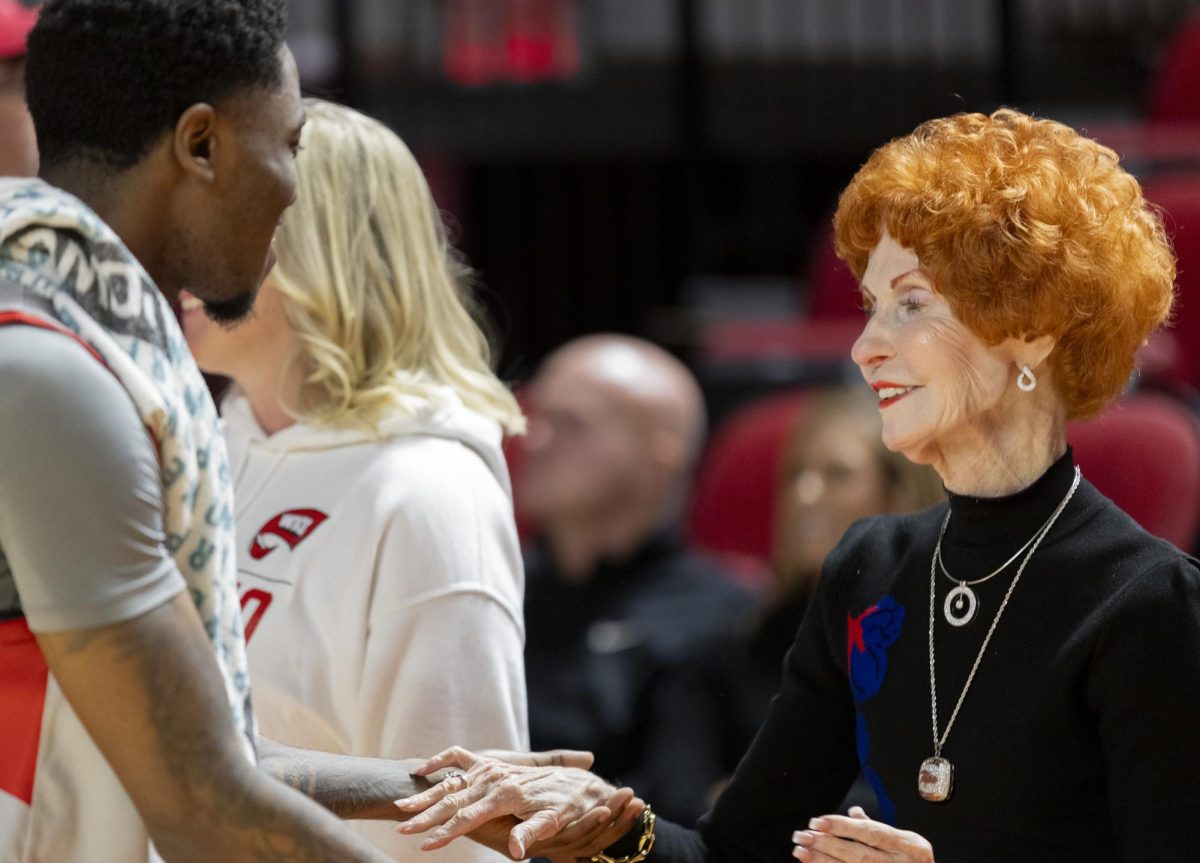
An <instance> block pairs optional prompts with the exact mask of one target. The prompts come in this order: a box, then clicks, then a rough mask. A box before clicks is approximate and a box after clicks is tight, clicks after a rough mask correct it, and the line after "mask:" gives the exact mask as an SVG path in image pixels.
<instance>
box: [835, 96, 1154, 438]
mask: <svg viewBox="0 0 1200 863" xmlns="http://www.w3.org/2000/svg"><path fill="white" fill-rule="evenodd" d="M885 228H886V229H887V232H888V233H889V234H890V235H891V236H892V237H893V238H895V239H896V240H897V241H898V242H899V243H900V244H901V245H903V246H905V247H907V248H910V249H912V250H913V251H914V252H915V253H916V255H917V258H918V259H919V260H920V261H921V266H922V268H923V269H925V270H926V271H927V272H928V273H929V276H930V278H931V279H932V280H933V284H934V286H935V287H936V288H937V289H938V290H939V291H940V292H941V293H942V294H943V295H945V296H946V298H947V300H948V301H949V302H950V306H951V308H952V309H953V311H954V313H955V314H956V315H957V316H958V318H959V319H960V320H961V321H962V322H963V323H964V324H966V325H967V326H968V327H970V329H971V330H972V331H973V332H974V333H975V334H976V335H978V336H979V337H980V338H981V339H983V340H984V341H985V342H987V343H988V344H999V343H1000V342H1002V341H1004V340H1005V339H1006V338H1010V337H1028V336H1036V335H1045V334H1049V335H1053V336H1054V337H1055V338H1056V339H1057V343H1056V346H1055V348H1054V351H1053V352H1052V353H1051V354H1050V358H1049V360H1048V363H1049V366H1050V370H1051V375H1052V378H1053V381H1054V385H1055V388H1056V390H1057V392H1058V393H1059V394H1060V395H1061V397H1062V398H1063V401H1064V403H1065V405H1066V410H1067V417H1068V419H1076V418H1082V417H1087V416H1090V415H1092V414H1094V413H1096V412H1097V411H1099V410H1100V408H1101V407H1103V406H1104V404H1105V403H1106V402H1108V401H1109V400H1110V399H1112V398H1113V397H1114V396H1116V395H1118V394H1119V393H1120V392H1121V390H1122V389H1124V387H1125V384H1126V382H1127V381H1128V379H1129V375H1130V373H1131V372H1132V370H1133V364H1134V353H1135V352H1136V351H1137V349H1138V347H1139V346H1141V345H1142V344H1143V343H1144V342H1145V340H1146V339H1147V337H1149V335H1150V333H1151V332H1152V331H1153V330H1154V329H1155V328H1156V327H1158V326H1159V325H1160V324H1162V323H1163V322H1164V321H1166V320H1167V318H1168V317H1169V315H1170V312H1171V303H1172V300H1173V298H1174V282H1175V255H1174V253H1173V252H1172V250H1171V244H1170V241H1169V240H1168V239H1167V236H1166V232H1165V231H1164V229H1163V222H1162V218H1161V217H1160V215H1159V213H1158V212H1157V211H1156V210H1154V209H1152V208H1151V207H1150V206H1149V205H1147V203H1146V201H1145V199H1144V198H1143V197H1142V190H1141V187H1140V186H1139V185H1138V182H1137V180H1135V179H1134V178H1133V177H1132V176H1131V175H1130V174H1129V173H1127V172H1126V171H1125V170H1124V169H1123V168H1122V167H1121V166H1120V165H1119V164H1118V163H1117V155H1116V153H1114V152H1113V151H1112V150H1110V149H1109V148H1107V147H1104V146H1101V145H1100V144H1098V143H1096V142H1095V141H1093V140H1091V139H1089V138H1085V137H1083V136H1081V135H1079V134H1078V133H1077V132H1075V131H1074V130H1073V129H1070V128H1068V127H1067V126H1064V125H1062V124H1061V123H1056V122H1054V121H1052V120H1040V119H1034V118H1032V117H1029V116H1026V115H1025V114H1022V113H1020V112H1018V111H1012V110H1007V109H1006V110H1000V111H996V112H995V113H993V114H992V115H990V116H986V115H984V114H960V115H956V116H953V117H946V118H943V119H938V120H930V121H929V122H926V123H923V124H921V125H920V126H918V127H917V129H916V130H915V131H914V132H913V133H912V134H910V135H908V136H906V137H904V138H897V139H896V140H894V141H891V142H890V143H888V144H885V145H884V146H882V147H880V148H879V149H878V150H876V151H875V152H874V153H873V154H872V155H871V158H870V159H868V160H867V163H866V164H865V165H864V166H863V167H862V168H861V169H860V170H859V171H858V173H857V174H855V176H854V179H853V180H851V181H850V185H849V186H847V187H846V189H845V191H844V192H842V196H841V198H840V200H839V201H838V209H837V215H836V216H835V217H834V233H835V243H836V248H837V254H838V257H840V258H841V259H842V260H844V261H846V263H847V264H848V265H849V267H850V269H851V271H853V273H854V275H855V277H856V278H858V279H861V278H862V274H863V271H864V270H865V269H866V267H867V257H868V256H869V254H870V252H871V250H872V249H873V248H874V247H875V245H876V243H878V242H879V238H880V236H881V235H882V232H883V230H884V229H885Z"/></svg>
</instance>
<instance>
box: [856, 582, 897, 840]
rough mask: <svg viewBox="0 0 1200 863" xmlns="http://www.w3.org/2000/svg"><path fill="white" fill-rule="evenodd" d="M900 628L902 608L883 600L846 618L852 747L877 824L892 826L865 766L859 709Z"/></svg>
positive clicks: (890, 808)
mask: <svg viewBox="0 0 1200 863" xmlns="http://www.w3.org/2000/svg"><path fill="white" fill-rule="evenodd" d="M903 624H904V607H903V606H901V605H899V604H898V603H897V602H896V600H894V599H892V598H891V597H890V596H885V597H884V598H883V599H881V600H879V602H877V603H876V604H875V605H872V606H871V607H870V608H868V609H867V610H866V611H864V612H862V613H861V614H860V615H858V616H857V617H855V616H853V615H849V614H848V615H846V668H847V669H848V671H849V675H850V691H851V693H852V694H853V696H854V716H855V743H856V746H857V749H858V762H859V765H860V766H861V767H862V772H863V776H864V777H866V780H867V783H868V784H869V785H870V786H871V790H873V791H874V792H875V797H876V798H877V802H878V805H879V817H880V820H882V821H884V822H886V823H888V824H892V825H894V824H895V823H896V807H895V805H894V804H893V803H892V801H891V798H889V797H888V794H887V791H885V790H884V787H883V780H882V779H881V778H880V777H879V774H878V773H876V772H875V771H874V770H872V769H871V767H870V766H869V765H868V764H867V759H868V757H869V756H870V753H871V737H870V734H869V733H868V731H867V720H866V717H865V716H864V715H863V712H862V709H861V705H862V704H863V703H864V702H865V701H867V700H869V699H870V698H871V697H873V696H874V695H875V694H876V693H877V692H879V688H880V687H881V686H883V678H884V677H885V676H886V675H887V668H888V657H887V649H888V648H889V647H891V646H892V645H893V644H895V642H896V639H897V638H899V637H900V628H901V626H903Z"/></svg>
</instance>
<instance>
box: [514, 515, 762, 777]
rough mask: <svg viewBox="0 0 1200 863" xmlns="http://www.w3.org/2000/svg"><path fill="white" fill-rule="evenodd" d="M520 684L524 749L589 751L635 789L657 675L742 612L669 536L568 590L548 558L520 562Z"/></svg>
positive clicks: (722, 585)
mask: <svg viewBox="0 0 1200 863" xmlns="http://www.w3.org/2000/svg"><path fill="white" fill-rule="evenodd" d="M525 571H526V587H525V632H526V637H525V675H526V683H527V688H528V691H529V734H530V740H531V742H532V745H533V748H534V749H535V750H536V749H551V748H556V747H567V748H573V749H586V750H590V751H591V752H594V753H595V755H596V763H595V766H594V768H593V769H594V770H595V771H596V772H597V773H598V774H600V775H602V776H606V777H608V778H610V779H613V780H619V781H621V782H623V783H625V782H627V783H632V784H634V787H637V784H638V782H637V776H636V775H635V773H636V768H637V766H638V765H639V764H640V762H641V760H642V753H643V751H644V748H645V733H646V726H645V717H646V715H647V707H646V705H647V698H648V695H649V692H650V691H651V689H652V687H653V685H654V682H655V680H656V679H657V676H658V675H659V674H660V673H661V671H662V670H663V668H665V667H666V666H668V665H671V664H674V663H677V662H679V661H680V660H681V659H682V658H683V657H684V656H686V655H688V653H689V652H690V651H692V650H694V649H695V648H696V646H697V645H698V644H699V643H701V642H702V641H704V640H706V639H709V638H712V637H714V636H716V635H717V634H719V633H721V632H724V631H726V630H727V629H728V628H729V627H730V626H731V625H732V623H733V621H734V620H735V619H736V618H737V617H738V616H739V615H740V614H742V613H743V612H745V611H746V610H747V608H748V607H749V606H750V605H751V604H752V601H753V600H752V599H751V597H750V595H749V594H748V593H747V592H746V591H745V590H743V589H742V588H741V587H739V586H738V585H737V584H735V583H734V582H732V581H731V580H730V577H729V576H728V574H726V573H725V572H724V570H722V569H721V568H720V567H719V566H718V565H717V564H716V563H715V562H714V561H713V560H711V559H709V558H707V557H704V556H702V555H698V554H695V553H693V552H690V551H687V550H686V549H684V548H683V547H682V545H681V544H680V542H679V541H678V539H677V538H676V536H675V534H674V533H670V532H666V533H662V534H659V535H656V536H654V537H652V538H651V539H650V540H649V541H648V542H647V543H646V544H645V545H644V546H643V547H642V548H641V549H639V550H638V551H637V552H636V553H635V554H633V555H632V556H631V557H629V558H628V559H626V560H612V561H606V562H603V563H601V564H600V566H599V567H598V568H597V571H596V572H595V573H594V574H593V575H592V577H591V578H590V579H588V580H586V581H584V582H579V583H573V582H569V581H566V580H564V579H563V578H562V577H561V576H560V575H558V574H557V573H556V572H555V570H554V566H553V562H552V560H551V557H550V555H549V554H548V553H547V552H546V551H545V550H544V549H541V548H534V549H532V550H531V551H530V552H529V553H528V554H527V555H526V561H525Z"/></svg>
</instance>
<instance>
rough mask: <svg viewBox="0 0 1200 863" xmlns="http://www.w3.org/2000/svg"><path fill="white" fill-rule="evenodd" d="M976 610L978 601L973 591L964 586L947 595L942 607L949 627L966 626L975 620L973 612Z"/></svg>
mask: <svg viewBox="0 0 1200 863" xmlns="http://www.w3.org/2000/svg"><path fill="white" fill-rule="evenodd" d="M978 610H979V600H978V599H977V598H976V596H975V591H973V590H971V588H969V587H967V586H966V585H965V584H960V585H959V586H958V587H956V588H954V589H953V590H952V591H950V592H949V593H947V594H946V602H945V604H944V605H943V606H942V613H943V614H945V615H946V622H947V623H949V624H950V625H951V626H966V625H967V624H968V623H970V622H971V621H972V620H974V619H975V612H976V611H978Z"/></svg>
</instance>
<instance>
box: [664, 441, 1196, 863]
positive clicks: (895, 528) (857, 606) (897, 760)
mask: <svg viewBox="0 0 1200 863" xmlns="http://www.w3.org/2000/svg"><path fill="white" fill-rule="evenodd" d="M1073 476H1074V469H1073V465H1072V463H1071V456H1070V453H1069V452H1068V453H1067V454H1066V455H1065V456H1063V457H1062V458H1061V459H1060V460H1059V461H1058V462H1056V463H1055V464H1054V465H1053V466H1051V468H1050V469H1049V471H1047V473H1046V474H1045V475H1044V476H1043V477H1042V478H1041V479H1039V480H1038V481H1037V482H1036V483H1034V484H1033V485H1032V486H1031V487H1029V488H1028V489H1026V490H1024V491H1022V492H1020V493H1018V494H1015V495H1012V496H1010V497H1004V498H998V499H986V500H985V499H974V498H968V497H961V496H951V499H950V501H949V503H948V504H943V505H941V506H938V507H935V508H933V509H930V510H927V511H925V512H923V513H918V514H916V515H911V516H886V517H879V518H873V519H867V520H865V521H862V522H859V523H858V524H856V525H855V526H854V527H852V528H851V529H850V531H849V532H848V533H847V535H846V537H845V538H844V539H843V540H842V542H841V544H840V545H839V546H838V547H837V548H836V549H835V550H834V552H833V553H832V554H831V555H830V557H829V559H828V560H827V561H826V565H825V570H824V573H823V575H822V579H821V583H820V585H819V587H818V589H817V593H816V595H815V597H814V599H813V601H812V603H811V604H810V606H809V609H808V612H807V614H806V616H805V620H804V623H803V624H802V625H801V627H800V631H799V633H798V635H797V638H796V642H795V644H794V645H793V647H792V650H791V651H790V653H789V654H788V657H787V659H786V661H785V665H784V677H783V683H782V688H781V690H780V693H779V695H778V696H777V697H776V699H775V701H774V702H773V704H772V707H771V711H770V714H769V716H768V718H767V720H766V723H765V724H764V726H763V728H762V730H761V731H760V733H759V735H758V737H757V738H756V740H755V742H754V744H753V746H752V747H751V749H750V752H749V753H748V754H747V755H746V757H745V759H744V760H743V761H742V763H741V765H740V766H739V767H738V769H737V772H736V773H735V775H734V778H733V780H732V782H731V783H730V785H729V787H728V788H727V789H726V791H725V793H724V794H723V795H722V796H721V798H720V799H719V800H718V802H717V804H716V806H715V807H714V809H713V811H712V812H711V813H709V814H708V815H707V816H706V817H705V818H704V819H703V820H702V821H701V822H700V825H699V830H698V831H689V830H685V829H683V828H682V827H678V826H676V825H673V824H669V823H666V822H661V821H660V827H659V831H658V833H659V839H658V845H657V846H656V847H655V850H654V854H653V859H654V860H655V861H659V863H677V861H689V863H690V861H728V863H734V861H736V863H748V861H763V863H766V861H774V863H778V861H781V860H786V859H789V855H790V853H791V850H792V847H793V846H792V843H791V834H792V831H793V830H796V829H798V828H803V827H805V826H806V825H807V822H808V820H809V818H810V817H812V816H816V815H822V814H826V813H829V812H832V811H835V808H836V807H837V805H838V803H839V802H840V801H841V799H842V797H843V796H844V795H845V793H846V790H847V789H848V788H849V787H850V783H851V782H852V780H853V779H854V776H855V774H856V773H857V772H858V770H859V767H860V761H861V763H862V766H863V771H864V773H866V774H867V775H868V777H869V778H873V782H874V783H876V790H877V791H879V792H880V796H881V807H882V808H883V809H884V810H885V811H887V810H888V809H889V808H890V810H891V817H892V818H893V819H894V823H895V824H896V826H898V827H901V828H904V829H908V830H914V831H916V832H917V833H920V834H921V835H923V836H925V837H926V838H927V839H928V840H929V841H930V842H931V843H932V844H933V849H934V854H935V857H936V859H937V861H938V863H993V861H996V863H999V861H1014V860H1020V861H1023V863H1038V861H1047V863H1049V861H1054V863H1073V861H1079V863H1083V861H1087V863H1097V861H1123V863H1133V861H1138V863H1158V861H1163V863H1166V861H1180V863H1182V861H1196V860H1200V569H1198V565H1197V562H1196V561H1194V560H1192V559H1191V558H1189V557H1187V556H1186V555H1184V554H1183V553H1182V552H1180V551H1179V550H1178V549H1176V548H1174V547H1173V546H1171V545H1170V544H1168V543H1166V542H1164V541H1162V540H1159V539H1156V538H1154V537H1152V536H1150V535H1149V534H1147V533H1146V532H1145V531H1143V530H1142V529H1141V528H1140V527H1138V525H1137V524H1136V523H1134V521H1133V520H1132V519H1130V518H1129V517H1128V516H1126V515H1125V514H1124V513H1122V512H1121V511H1120V510H1118V509H1117V508H1116V506H1115V505H1113V504H1112V503H1111V502H1110V501H1109V500H1107V499H1106V498H1105V497H1104V496H1102V495H1101V494H1100V493H1099V492H1098V491H1096V489H1095V488H1094V487H1093V486H1092V485H1091V484H1089V483H1088V482H1087V480H1086V478H1085V479H1084V480H1083V481H1082V482H1081V483H1080V485H1079V488H1078V490H1077V491H1076V493H1075V495H1074V497H1073V498H1072V499H1071V501H1070V503H1069V504H1068V505H1067V506H1066V508H1065V509H1064V510H1063V512H1062V515H1061V517H1060V518H1059V519H1058V521H1057V523H1056V524H1055V525H1054V526H1053V529H1052V530H1051V531H1050V532H1049V534H1048V535H1047V536H1046V538H1045V541H1044V542H1043V543H1042V544H1041V546H1040V547H1039V548H1038V550H1037V552H1036V553H1035V554H1034V555H1033V558H1032V559H1031V560H1030V562H1029V565H1028V567H1027V568H1026V570H1025V572H1024V575H1022V577H1021V580H1020V582H1019V583H1018V584H1017V586H1016V589H1015V590H1014V591H1013V594H1012V599H1011V601H1010V602H1009V605H1008V607H1007V610H1006V611H1005V612H1004V615H1003V617H1002V618H1001V619H1000V622H999V625H998V627H997V629H996V631H995V635H994V636H993V638H992V641H991V644H990V645H989V647H988V649H987V652H986V654H985V655H984V657H983V660H982V662H981V663H980V666H979V670H978V673H977V675H976V678H975V681H974V683H973V684H972V687H971V689H970V692H969V694H968V695H967V697H966V701H965V702H964V704H963V707H962V710H961V712H960V713H959V716H958V719H957V721H956V722H955V725H954V727H953V729H952V731H951V733H950V736H949V739H948V740H947V742H946V745H945V747H944V749H943V753H942V754H943V756H944V757H946V758H947V759H949V760H950V761H951V762H952V763H953V764H954V766H955V783H954V791H953V794H952V796H951V797H950V799H949V800H948V801H947V802H944V803H930V802H926V801H924V800H922V799H921V797H920V796H919V795H918V793H917V773H918V769H919V767H920V765H921V762H922V761H923V760H924V759H925V758H927V757H929V756H931V755H932V754H933V742H932V736H933V731H932V727H931V721H930V691H929V581H930V564H931V560H932V554H933V549H934V545H935V543H936V541H937V536H938V530H939V528H940V527H941V524H942V521H943V519H944V518H945V515H946V507H947V506H949V507H950V508H951V511H952V515H951V518H950V523H949V526H948V529H947V531H946V537H945V540H944V542H943V554H944V559H945V563H946V566H947V568H948V569H949V571H950V572H951V573H953V574H954V575H955V577H956V578H962V579H964V580H972V579H975V578H978V577H980V576H983V575H986V574H987V573H988V572H990V571H991V570H992V569H994V568H995V567H996V566H997V565H999V564H1000V563H1002V562H1003V561H1004V560H1006V559H1007V558H1008V557H1009V556H1010V555H1011V554H1012V553H1013V552H1014V551H1015V550H1016V549H1017V548H1019V547H1020V546H1021V545H1022V544H1023V543H1024V542H1025V541H1026V540H1027V539H1028V538H1029V537H1030V536H1031V535H1032V534H1033V533H1034V532H1036V531H1037V529H1038V527H1039V526H1040V525H1042V524H1043V523H1044V522H1045V521H1046V519H1047V518H1048V517H1049V515H1050V514H1051V513H1052V512H1053V511H1054V509H1055V507H1056V506H1057V505H1058V504H1059V502H1060V501H1061V500H1062V499H1063V497H1064V495H1066V493H1067V490H1068V488H1069V487H1070V485H1071V481H1072V479H1073ZM1018 563H1019V561H1018ZM1017 568H1018V567H1017V563H1014V564H1013V565H1012V566H1010V567H1009V568H1007V569H1005V570H1004V571H1003V572H1001V573H1000V574H999V575H997V576H996V577H994V578H992V579H991V580H989V581H987V582H985V583H983V584H980V585H979V586H978V587H977V588H975V590H976V593H977V594H978V596H979V599H980V610H979V613H978V615H977V617H976V619H975V620H974V621H973V622H971V623H970V624H968V625H966V626H964V627H961V628H954V627H951V626H950V625H949V624H948V623H947V622H946V620H945V619H944V617H943V615H942V602H943V600H944V599H945V596H946V593H947V591H948V590H949V589H950V588H952V587H953V583H952V582H951V581H949V580H948V579H947V578H945V577H944V576H942V575H941V574H939V575H938V576H937V582H936V596H935V618H934V630H935V633H934V636H935V647H936V657H937V691H938V718H939V728H941V729H944V728H945V723H946V720H947V719H948V718H949V715H950V712H951V710H952V709H953V706H954V703H955V701H956V700H957V698H958V696H959V693H960V691H961V689H962V686H963V683H964V682H965V680H966V679H967V675H968V673H969V671H970V668H971V665H972V663H973V662H974V660H975V657H976V655H977V653H978V651H979V648H980V645H981V644H982V642H983V638H984V635H985V633H986V632H987V628H988V626H989V625H990V623H991V621H992V619H993V617H994V616H995V614H996V611H997V609H998V608H999V606H1000V602H1001V600H1002V598H1003V596H1004V592H1005V591H1006V590H1007V589H1008V587H1009V585H1010V584H1011V582H1012V579H1013V577H1014V575H1015V574H1016V572H1017ZM885 800H886V803H885V802H884V801H885ZM651 803H653V801H651Z"/></svg>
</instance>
